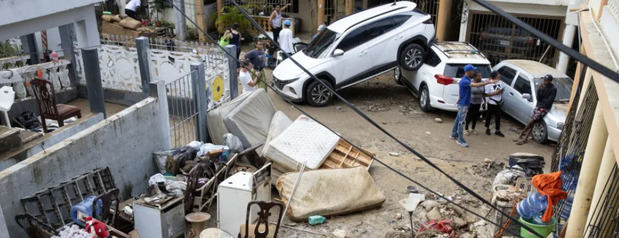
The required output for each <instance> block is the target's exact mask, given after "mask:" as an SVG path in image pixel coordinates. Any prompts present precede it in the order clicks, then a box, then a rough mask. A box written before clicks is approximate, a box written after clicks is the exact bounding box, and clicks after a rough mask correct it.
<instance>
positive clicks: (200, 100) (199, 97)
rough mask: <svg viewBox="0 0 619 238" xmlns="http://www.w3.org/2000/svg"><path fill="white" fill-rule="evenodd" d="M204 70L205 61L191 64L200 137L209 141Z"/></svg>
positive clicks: (203, 140)
mask: <svg viewBox="0 0 619 238" xmlns="http://www.w3.org/2000/svg"><path fill="white" fill-rule="evenodd" d="M204 70H205V69H204V63H199V64H197V63H192V64H191V72H192V73H191V86H192V91H193V98H194V100H195V105H196V106H197V107H198V108H197V110H198V125H197V130H198V139H200V141H202V142H208V128H206V110H207V107H208V99H207V98H206V82H205V80H206V74H205V72H204Z"/></svg>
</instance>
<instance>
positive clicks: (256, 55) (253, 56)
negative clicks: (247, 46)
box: [245, 40, 267, 90]
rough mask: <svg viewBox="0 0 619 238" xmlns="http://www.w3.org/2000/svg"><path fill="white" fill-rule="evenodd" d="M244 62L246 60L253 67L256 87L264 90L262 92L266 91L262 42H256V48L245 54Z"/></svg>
mask: <svg viewBox="0 0 619 238" xmlns="http://www.w3.org/2000/svg"><path fill="white" fill-rule="evenodd" d="M245 60H248V61H249V62H251V64H252V65H253V66H254V67H253V72H254V73H255V74H254V75H256V76H257V77H258V78H257V80H258V83H257V85H258V87H261V88H264V90H267V86H266V81H267V78H266V74H265V72H264V66H265V65H264V63H265V62H264V61H265V53H264V42H263V41H260V40H259V41H258V42H256V48H255V49H253V50H251V51H249V52H247V54H245Z"/></svg>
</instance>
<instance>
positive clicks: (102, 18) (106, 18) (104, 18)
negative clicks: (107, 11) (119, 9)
mask: <svg viewBox="0 0 619 238" xmlns="http://www.w3.org/2000/svg"><path fill="white" fill-rule="evenodd" d="M112 18H113V17H112V15H103V16H101V20H104V21H106V22H112Z"/></svg>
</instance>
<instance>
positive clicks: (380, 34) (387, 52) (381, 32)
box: [367, 14, 411, 71]
mask: <svg viewBox="0 0 619 238" xmlns="http://www.w3.org/2000/svg"><path fill="white" fill-rule="evenodd" d="M410 18H411V15H410V14H398V15H393V16H389V17H386V18H383V19H380V20H378V21H377V22H375V23H372V24H373V25H374V26H373V27H372V29H373V30H372V31H371V32H368V34H370V35H371V37H372V39H371V40H370V41H368V43H367V48H368V54H367V57H368V58H371V59H372V61H373V63H374V67H373V71H382V70H386V69H388V68H391V67H393V66H395V65H397V54H396V52H398V47H400V44H399V42H401V41H402V38H404V34H405V32H403V31H404V30H405V29H403V28H398V27H400V26H401V25H402V24H403V23H404V22H406V21H408V19H410Z"/></svg>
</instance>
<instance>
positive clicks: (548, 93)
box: [515, 74, 557, 145]
mask: <svg viewBox="0 0 619 238" xmlns="http://www.w3.org/2000/svg"><path fill="white" fill-rule="evenodd" d="M543 79H544V82H543V83H541V84H540V85H539V87H538V88H537V91H536V92H535V95H536V97H535V98H536V99H537V104H536V105H535V109H533V116H531V120H529V123H527V125H526V126H525V127H524V129H523V130H522V133H520V136H519V137H518V139H516V140H515V141H516V144H517V145H524V144H526V143H527V140H528V139H529V136H530V135H531V131H532V130H533V124H535V122H537V121H539V120H543V119H544V116H546V114H547V113H548V111H550V109H551V108H552V103H554V101H555V97H556V96H557V87H555V85H554V84H552V80H553V77H552V75H550V74H547V75H546V76H544V77H543Z"/></svg>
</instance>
